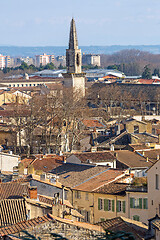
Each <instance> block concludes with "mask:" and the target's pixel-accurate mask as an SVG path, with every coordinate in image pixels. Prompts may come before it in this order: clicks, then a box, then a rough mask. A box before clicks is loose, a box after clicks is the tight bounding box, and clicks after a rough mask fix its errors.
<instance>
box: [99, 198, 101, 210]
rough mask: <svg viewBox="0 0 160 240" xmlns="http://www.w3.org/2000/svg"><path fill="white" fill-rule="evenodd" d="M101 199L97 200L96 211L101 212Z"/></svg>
mask: <svg viewBox="0 0 160 240" xmlns="http://www.w3.org/2000/svg"><path fill="white" fill-rule="evenodd" d="M100 206H101V199H100V198H98V210H101V207H100Z"/></svg>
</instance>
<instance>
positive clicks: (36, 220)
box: [0, 215, 53, 236]
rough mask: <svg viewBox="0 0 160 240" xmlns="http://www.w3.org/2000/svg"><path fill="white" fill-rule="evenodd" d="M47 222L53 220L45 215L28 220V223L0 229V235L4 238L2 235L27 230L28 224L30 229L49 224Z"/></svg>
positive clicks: (19, 223)
mask: <svg viewBox="0 0 160 240" xmlns="http://www.w3.org/2000/svg"><path fill="white" fill-rule="evenodd" d="M49 221H53V218H51V217H50V216H49V215H45V216H43V217H38V218H34V219H30V220H28V221H23V222H18V223H16V224H14V225H11V226H8V227H3V228H0V235H2V236H4V235H8V234H14V233H17V232H20V231H23V230H25V229H27V228H29V227H28V223H29V225H30V227H34V226H36V225H39V224H43V223H45V222H49Z"/></svg>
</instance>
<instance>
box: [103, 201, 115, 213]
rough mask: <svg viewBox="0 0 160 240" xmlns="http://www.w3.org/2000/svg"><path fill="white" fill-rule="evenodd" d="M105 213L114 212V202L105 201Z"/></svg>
mask: <svg viewBox="0 0 160 240" xmlns="http://www.w3.org/2000/svg"><path fill="white" fill-rule="evenodd" d="M104 211H112V212H114V200H111V199H104Z"/></svg>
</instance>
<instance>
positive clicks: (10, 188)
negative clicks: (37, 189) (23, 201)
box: [0, 182, 29, 200]
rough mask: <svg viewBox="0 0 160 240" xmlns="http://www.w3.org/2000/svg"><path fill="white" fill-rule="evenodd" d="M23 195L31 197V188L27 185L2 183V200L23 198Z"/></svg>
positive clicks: (0, 188)
mask: <svg viewBox="0 0 160 240" xmlns="http://www.w3.org/2000/svg"><path fill="white" fill-rule="evenodd" d="M23 195H27V196H29V187H28V184H27V183H21V182H8V183H0V200H2V199H7V198H12V197H15V196H16V197H22V196H23Z"/></svg>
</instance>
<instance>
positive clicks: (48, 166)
mask: <svg viewBox="0 0 160 240" xmlns="http://www.w3.org/2000/svg"><path fill="white" fill-rule="evenodd" d="M63 160H64V157H63V156H58V155H48V156H42V157H40V158H37V159H35V160H34V161H32V162H31V165H32V166H33V167H34V169H35V170H42V171H43V172H49V171H51V170H52V169H54V168H56V167H58V166H61V165H62V164H63Z"/></svg>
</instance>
